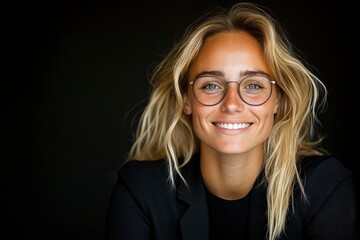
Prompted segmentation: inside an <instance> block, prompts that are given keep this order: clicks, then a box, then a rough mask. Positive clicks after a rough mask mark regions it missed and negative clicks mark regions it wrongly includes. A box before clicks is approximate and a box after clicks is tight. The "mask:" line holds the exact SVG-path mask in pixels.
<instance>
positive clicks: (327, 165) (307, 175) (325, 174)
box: [299, 156, 352, 185]
mask: <svg viewBox="0 0 360 240" xmlns="http://www.w3.org/2000/svg"><path fill="white" fill-rule="evenodd" d="M299 172H300V175H301V176H302V178H303V181H304V183H305V185H309V184H310V183H312V184H313V183H314V182H315V183H316V182H319V183H321V182H324V183H327V184H329V183H331V182H332V183H334V184H336V183H338V182H341V181H342V180H344V179H347V178H351V177H352V172H351V171H350V170H349V169H347V168H346V167H345V166H344V165H343V164H342V162H340V161H339V159H337V158H336V157H333V156H312V157H305V158H303V159H302V160H301V161H300V163H299Z"/></svg>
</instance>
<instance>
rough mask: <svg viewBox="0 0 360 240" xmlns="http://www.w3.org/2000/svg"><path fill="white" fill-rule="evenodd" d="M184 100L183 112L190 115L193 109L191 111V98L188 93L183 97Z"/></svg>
mask: <svg viewBox="0 0 360 240" xmlns="http://www.w3.org/2000/svg"><path fill="white" fill-rule="evenodd" d="M183 100H184V107H183V111H184V113H185V114H187V115H190V114H191V113H192V109H191V104H190V100H189V97H188V95H187V94H186V93H185V94H184V95H183Z"/></svg>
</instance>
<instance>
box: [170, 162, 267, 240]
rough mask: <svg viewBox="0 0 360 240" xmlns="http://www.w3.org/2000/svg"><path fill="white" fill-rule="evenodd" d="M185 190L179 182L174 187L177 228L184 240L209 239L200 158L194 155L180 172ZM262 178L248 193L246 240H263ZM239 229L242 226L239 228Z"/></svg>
mask: <svg viewBox="0 0 360 240" xmlns="http://www.w3.org/2000/svg"><path fill="white" fill-rule="evenodd" d="M182 174H183V176H184V178H185V179H186V181H187V184H188V186H186V184H185V183H184V182H183V181H182V180H181V179H180V178H179V179H178V183H177V198H178V202H177V207H178V211H179V215H180V228H181V234H182V239H183V240H191V239H196V240H199V239H201V240H207V239H209V216H208V206H207V200H206V193H205V188H204V184H203V181H202V177H201V171H200V164H199V157H198V155H195V156H194V157H193V158H192V159H191V160H190V162H189V163H188V164H187V165H186V166H185V167H184V168H183V169H182ZM263 177H264V174H263V172H261V173H260V174H259V177H258V179H257V180H256V182H255V184H254V187H253V189H252V192H251V200H250V209H249V225H248V226H249V239H251V240H255V239H265V236H266V228H267V218H266V209H267V204H266V185H264V184H260V182H261V180H262V179H263ZM239 227H241V226H239Z"/></svg>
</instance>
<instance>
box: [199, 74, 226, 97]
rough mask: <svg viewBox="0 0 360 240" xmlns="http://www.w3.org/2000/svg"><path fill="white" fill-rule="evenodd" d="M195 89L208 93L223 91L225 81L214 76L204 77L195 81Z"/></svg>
mask: <svg viewBox="0 0 360 240" xmlns="http://www.w3.org/2000/svg"><path fill="white" fill-rule="evenodd" d="M195 89H197V91H201V92H203V93H206V94H215V93H219V92H223V89H224V83H223V82H222V81H221V80H220V79H217V78H214V77H202V78H199V79H197V80H196V81H195Z"/></svg>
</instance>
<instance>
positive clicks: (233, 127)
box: [216, 123, 250, 129]
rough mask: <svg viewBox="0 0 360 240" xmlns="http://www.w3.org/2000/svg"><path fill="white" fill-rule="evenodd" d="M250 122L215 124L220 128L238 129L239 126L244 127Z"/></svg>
mask: <svg viewBox="0 0 360 240" xmlns="http://www.w3.org/2000/svg"><path fill="white" fill-rule="evenodd" d="M249 125H250V124H249V123H217V124H216V126H218V127H220V128H226V129H240V128H246V127H248V126H249Z"/></svg>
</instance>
